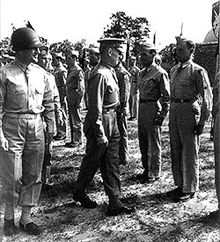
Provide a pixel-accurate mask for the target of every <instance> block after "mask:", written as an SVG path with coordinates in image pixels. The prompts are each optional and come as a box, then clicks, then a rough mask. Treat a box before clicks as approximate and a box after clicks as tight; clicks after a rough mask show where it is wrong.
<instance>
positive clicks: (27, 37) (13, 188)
mask: <svg viewBox="0 0 220 242" xmlns="http://www.w3.org/2000/svg"><path fill="white" fill-rule="evenodd" d="M11 44H12V48H13V50H14V51H15V60H14V61H13V62H11V63H9V64H7V65H5V66H4V67H3V68H2V69H1V70H0V100H1V101H0V148H1V151H0V172H1V181H2V201H3V202H4V204H5V211H4V228H3V230H4V233H5V235H13V234H15V233H16V232H17V228H16V226H15V223H14V206H15V205H16V204H18V205H19V206H21V207H22V214H21V218H20V221H19V227H20V228H21V229H22V230H24V231H25V232H26V233H28V234H32V235H36V234H39V233H40V229H39V227H38V226H37V225H36V224H35V223H34V222H33V220H32V218H31V215H30V213H31V208H32V207H33V206H35V205H36V204H37V202H38V200H39V196H40V192H41V169H42V163H43V158H44V140H45V138H46V139H47V142H50V141H51V139H52V138H53V131H54V121H53V120H54V104H53V99H52V91H51V89H50V86H49V85H48V75H47V73H46V72H45V70H43V69H42V68H41V67H39V66H38V65H36V64H35V63H36V62H37V61H38V54H39V47H40V46H41V42H40V39H39V37H38V35H37V34H36V32H34V31H33V30H32V29H30V28H19V29H17V30H15V31H14V32H13V34H12V37H11ZM42 117H43V118H44V120H45V123H46V131H47V135H46V137H45V136H44V126H43V122H42Z"/></svg>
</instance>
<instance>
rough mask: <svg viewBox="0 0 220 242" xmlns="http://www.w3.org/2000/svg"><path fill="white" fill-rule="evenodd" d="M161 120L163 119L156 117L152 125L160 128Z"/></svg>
mask: <svg viewBox="0 0 220 242" xmlns="http://www.w3.org/2000/svg"><path fill="white" fill-rule="evenodd" d="M163 120H164V118H163V117H157V118H155V120H154V123H155V125H158V126H162V124H163Z"/></svg>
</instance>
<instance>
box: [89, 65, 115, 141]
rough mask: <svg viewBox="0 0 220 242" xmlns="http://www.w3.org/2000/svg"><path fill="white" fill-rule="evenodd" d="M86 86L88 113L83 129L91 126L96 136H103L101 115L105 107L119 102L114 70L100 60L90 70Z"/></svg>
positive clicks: (111, 106) (110, 106)
mask: <svg viewBox="0 0 220 242" xmlns="http://www.w3.org/2000/svg"><path fill="white" fill-rule="evenodd" d="M88 83H89V86H88V113H87V116H86V121H85V125H84V131H85V132H86V130H87V129H89V128H90V127H92V128H93V129H94V132H95V134H96V137H97V138H101V137H103V136H104V128H103V124H102V115H103V112H104V110H105V109H108V108H113V107H116V106H118V104H119V88H118V80H117V77H116V74H115V70H114V69H113V68H112V67H110V66H109V65H107V64H105V63H102V62H100V63H99V64H98V65H97V66H96V67H95V68H94V69H93V71H92V72H91V75H90V80H89V82H88Z"/></svg>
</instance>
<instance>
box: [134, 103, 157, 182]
mask: <svg viewBox="0 0 220 242" xmlns="http://www.w3.org/2000/svg"><path fill="white" fill-rule="evenodd" d="M159 108H160V106H159V104H158V102H148V103H140V104H139V113H138V138H139V146H140V151H141V161H142V165H143V168H144V174H145V175H146V176H147V177H149V178H158V177H160V175H161V127H160V126H158V125H155V123H154V120H155V118H156V116H157V113H158V111H159Z"/></svg>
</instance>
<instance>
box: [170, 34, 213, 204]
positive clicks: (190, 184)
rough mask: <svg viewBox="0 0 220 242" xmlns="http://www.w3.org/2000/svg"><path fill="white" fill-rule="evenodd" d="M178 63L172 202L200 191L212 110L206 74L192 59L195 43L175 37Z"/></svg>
mask: <svg viewBox="0 0 220 242" xmlns="http://www.w3.org/2000/svg"><path fill="white" fill-rule="evenodd" d="M176 41H177V46H176V56H177V59H178V61H179V64H177V65H176V66H174V67H173V68H172V69H171V72H170V76H171V106H170V122H169V132H170V145H171V161H172V172H173V178H174V183H175V185H176V186H177V188H176V189H174V190H172V191H169V192H167V197H169V198H171V199H172V200H174V201H176V202H178V201H187V200H189V199H191V198H193V197H194V195H195V192H197V191H198V188H199V157H198V151H199V136H200V135H201V134H202V132H203V128H204V124H205V121H206V120H207V119H208V117H209V114H210V109H211V101H212V93H211V88H210V83H209V79H208V75H207V72H206V70H205V69H204V68H202V67H201V66H199V65H197V64H195V63H194V62H193V60H192V58H193V53H194V51H195V44H194V43H193V42H192V41H191V40H189V39H186V38H182V37H176Z"/></svg>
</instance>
